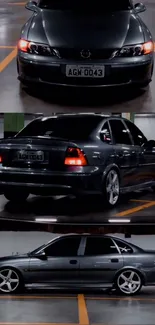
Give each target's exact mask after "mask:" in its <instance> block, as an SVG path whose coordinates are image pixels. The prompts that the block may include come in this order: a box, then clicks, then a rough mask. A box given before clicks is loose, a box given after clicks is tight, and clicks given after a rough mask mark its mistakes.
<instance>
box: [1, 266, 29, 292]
mask: <svg viewBox="0 0 155 325" xmlns="http://www.w3.org/2000/svg"><path fill="white" fill-rule="evenodd" d="M23 290H24V281H23V277H22V275H21V274H20V273H19V272H18V271H17V270H16V269H13V268H11V267H6V268H1V269H0V293H1V294H13V293H20V292H22V291H23Z"/></svg>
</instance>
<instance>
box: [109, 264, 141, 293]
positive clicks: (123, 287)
mask: <svg viewBox="0 0 155 325" xmlns="http://www.w3.org/2000/svg"><path fill="white" fill-rule="evenodd" d="M142 285H143V281H142V276H141V275H140V273H139V272H138V271H136V270H132V269H127V270H122V271H121V272H120V273H119V275H118V276H117V278H116V280H115V285H114V287H115V288H116V290H117V291H118V292H119V293H120V294H123V295H127V296H133V295H136V294H137V293H138V292H139V291H140V290H141V287H142Z"/></svg>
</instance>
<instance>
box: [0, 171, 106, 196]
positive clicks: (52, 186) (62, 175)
mask: <svg viewBox="0 0 155 325" xmlns="http://www.w3.org/2000/svg"><path fill="white" fill-rule="evenodd" d="M101 179H102V178H101V174H100V173H96V174H95V173H94V174H93V175H92V173H91V170H90V172H89V171H87V172H86V173H85V172H82V173H69V172H51V171H48V170H44V171H43V170H32V169H31V170H29V169H27V168H22V169H20V168H12V167H4V168H1V169H0V192H1V193H4V192H5V190H8V189H11V188H12V189H13V188H16V189H17V188H18V189H19V188H22V189H27V190H28V191H29V192H30V193H32V194H46V193H50V194H53V195H59V194H60V195H63V194H64V195H65V194H75V193H78V192H80V193H81V192H83V193H101V186H102V185H101Z"/></svg>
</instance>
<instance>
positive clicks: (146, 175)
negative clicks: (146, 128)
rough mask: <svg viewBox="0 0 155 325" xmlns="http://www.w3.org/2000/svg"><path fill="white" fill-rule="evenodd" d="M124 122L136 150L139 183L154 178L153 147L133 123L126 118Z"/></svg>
mask: <svg viewBox="0 0 155 325" xmlns="http://www.w3.org/2000/svg"><path fill="white" fill-rule="evenodd" d="M125 123H126V125H127V127H128V129H129V130H130V133H131V135H132V138H133V142H134V146H135V148H137V150H138V171H137V177H138V179H139V183H144V182H149V181H152V180H155V148H153V146H151V145H150V146H149V142H148V141H147V139H146V137H145V136H144V134H143V133H142V132H141V131H140V130H139V128H138V127H137V126H136V125H135V124H133V123H132V122H130V121H128V120H126V121H125ZM150 144H151V143H150Z"/></svg>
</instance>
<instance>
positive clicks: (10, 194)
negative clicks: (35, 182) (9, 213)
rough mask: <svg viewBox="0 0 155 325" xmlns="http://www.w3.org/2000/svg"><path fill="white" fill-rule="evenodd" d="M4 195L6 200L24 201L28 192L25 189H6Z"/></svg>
mask: <svg viewBox="0 0 155 325" xmlns="http://www.w3.org/2000/svg"><path fill="white" fill-rule="evenodd" d="M4 196H5V198H6V199H7V200H8V201H17V202H20V201H25V200H26V199H27V198H28V196H29V193H28V192H27V191H22V190H7V191H5V192H4Z"/></svg>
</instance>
